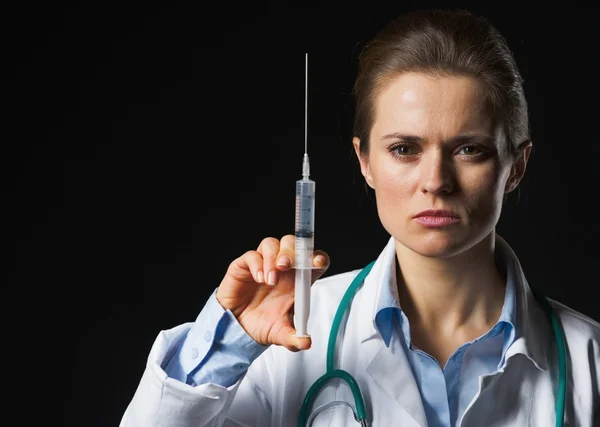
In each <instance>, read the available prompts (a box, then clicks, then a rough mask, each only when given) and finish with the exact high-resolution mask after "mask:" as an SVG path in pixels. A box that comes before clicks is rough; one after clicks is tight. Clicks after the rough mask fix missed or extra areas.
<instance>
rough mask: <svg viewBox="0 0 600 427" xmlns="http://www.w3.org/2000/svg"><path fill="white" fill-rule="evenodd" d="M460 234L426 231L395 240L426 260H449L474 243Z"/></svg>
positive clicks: (438, 230)
mask: <svg viewBox="0 0 600 427" xmlns="http://www.w3.org/2000/svg"><path fill="white" fill-rule="evenodd" d="M460 234H462V233H452V232H447V231H442V230H440V229H437V230H428V231H426V232H425V233H418V234H412V233H411V235H409V236H402V237H403V238H401V239H396V241H397V242H398V243H400V244H401V245H403V246H405V247H407V248H409V249H410V250H412V251H413V252H416V253H418V254H419V255H421V256H424V257H428V258H450V257H453V256H455V255H458V254H460V253H461V252H464V251H465V250H467V249H469V248H470V247H471V246H473V244H474V243H475V242H472V241H471V239H468V238H466V236H461V235H460Z"/></svg>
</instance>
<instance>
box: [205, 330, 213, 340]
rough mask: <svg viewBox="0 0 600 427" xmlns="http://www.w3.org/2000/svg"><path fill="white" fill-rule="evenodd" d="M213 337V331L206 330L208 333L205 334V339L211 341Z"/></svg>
mask: <svg viewBox="0 0 600 427" xmlns="http://www.w3.org/2000/svg"><path fill="white" fill-rule="evenodd" d="M211 338H212V333H211V332H210V331H206V333H205V334H204V341H206V342H209V341H210V339H211Z"/></svg>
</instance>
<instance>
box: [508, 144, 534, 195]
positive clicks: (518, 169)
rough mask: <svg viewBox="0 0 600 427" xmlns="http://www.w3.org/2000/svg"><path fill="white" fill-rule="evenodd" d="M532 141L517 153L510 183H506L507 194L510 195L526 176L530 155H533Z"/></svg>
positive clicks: (509, 178) (522, 145) (521, 147)
mask: <svg viewBox="0 0 600 427" xmlns="http://www.w3.org/2000/svg"><path fill="white" fill-rule="evenodd" d="M531 147H532V143H531V141H525V142H523V143H522V144H521V145H520V146H519V150H518V152H517V157H516V159H515V161H514V162H513V165H512V167H511V169H510V176H509V177H508V181H507V182H506V189H505V191H504V192H505V193H510V192H511V191H513V190H514V189H515V188H517V186H518V185H519V182H521V178H523V175H525V168H526V167H527V161H528V160H529V155H530V154H531Z"/></svg>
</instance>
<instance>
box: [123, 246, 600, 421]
mask: <svg viewBox="0 0 600 427" xmlns="http://www.w3.org/2000/svg"><path fill="white" fill-rule="evenodd" d="M497 245H498V247H499V248H500V249H502V250H505V251H506V253H507V254H508V255H509V258H510V259H512V260H513V261H514V267H513V268H514V269H515V271H516V273H517V274H516V276H517V277H518V279H517V280H516V282H517V283H516V285H517V290H516V294H517V323H518V324H519V327H520V331H521V337H520V338H519V339H517V340H516V341H515V342H514V343H513V344H512V345H511V346H510V348H509V349H508V351H507V354H506V359H505V363H504V365H503V366H502V367H501V369H499V370H498V371H497V372H495V373H493V374H490V375H487V376H483V377H480V379H479V391H478V393H477V394H476V396H475V397H474V398H473V400H472V401H471V404H470V405H469V406H468V408H467V409H466V411H465V414H464V416H463V418H462V420H461V422H460V426H462V427H497V426H498V427H499V426H514V427H530V426H531V427H553V426H554V424H555V390H556V379H557V375H558V372H557V356H556V347H555V344H554V339H553V335H552V330H551V327H550V325H549V322H548V321H547V319H546V318H545V317H544V313H543V312H542V310H541V309H540V307H539V305H538V304H537V302H536V301H535V300H534V297H533V295H532V293H531V291H530V288H529V285H528V284H527V282H526V280H525V277H524V275H523V272H522V270H521V267H520V265H519V262H518V260H517V258H516V256H515V255H514V253H513V252H512V250H511V249H510V248H509V247H508V245H507V244H506V242H504V241H503V240H502V239H501V238H500V237H498V238H497ZM394 257H395V249H394V244H393V240H392V239H390V243H389V244H388V245H387V246H386V248H385V249H384V251H383V252H382V253H381V255H380V256H379V257H378V259H377V261H376V263H375V265H374V266H373V268H372V270H371V272H370V273H369V275H368V276H367V278H366V279H365V282H364V285H363V287H362V288H361V289H360V290H359V291H358V293H357V294H356V296H355V298H354V300H353V304H352V309H351V310H350V312H349V314H348V315H347V323H346V327H345V333H344V334H343V337H340V338H338V345H337V348H338V354H337V356H336V367H339V368H341V369H344V370H346V371H348V372H349V373H350V374H351V375H353V376H354V377H355V378H356V380H357V381H358V384H359V385H360V388H361V390H362V394H363V396H364V399H365V403H366V407H367V412H368V414H369V415H370V416H369V418H370V419H369V425H370V426H373V427H390V426H401V427H426V426H427V420H426V416H425V412H424V409H423V404H422V401H421V396H420V393H419V389H418V388H417V385H416V382H415V380H414V377H413V374H412V370H411V368H410V365H409V363H408V361H407V359H406V356H405V354H404V352H403V351H401V348H400V341H399V340H400V339H401V338H400V337H399V336H398V335H397V334H396V335H395V336H394V338H392V341H391V343H390V346H389V347H387V346H386V345H385V343H384V341H383V340H382V338H381V336H380V335H379V333H378V332H377V330H376V328H375V327H374V324H373V321H372V319H373V314H374V313H373V310H374V309H375V304H376V301H377V293H378V292H379V289H380V287H381V284H382V283H384V282H385V281H386V280H388V281H389V277H391V276H390V274H391V273H390V272H391V270H392V269H394V268H395V259H394ZM358 272H359V270H356V271H353V272H349V273H344V274H339V275H335V276H331V277H328V278H324V279H321V280H319V281H317V283H315V285H313V291H312V303H311V304H312V306H311V317H310V321H309V333H310V334H311V335H312V338H313V346H312V348H311V349H310V350H308V351H304V352H298V353H292V352H290V351H288V350H286V349H285V348H282V347H276V346H272V347H270V348H269V349H268V350H267V351H265V352H264V353H263V354H262V355H261V356H260V357H259V358H258V359H257V360H256V361H255V362H254V363H253V364H252V365H251V366H250V369H249V370H248V371H247V373H246V375H245V376H244V378H243V379H241V380H240V381H239V382H238V383H236V384H235V385H233V386H231V387H227V388H225V387H222V386H219V385H215V384H204V385H200V386H197V387H192V386H189V385H186V384H184V383H181V382H178V381H176V380H173V379H170V378H167V376H166V374H165V372H164V371H163V370H162V369H161V367H160V366H161V364H162V363H163V360H164V359H165V357H166V356H167V355H168V354H169V353H170V352H171V351H172V349H173V348H174V347H175V346H176V344H177V343H178V342H179V341H180V340H181V339H182V338H183V337H184V336H185V334H186V332H187V331H188V330H189V328H190V327H191V324H183V325H180V326H178V327H175V328H173V329H170V330H166V331H162V332H161V333H160V334H159V335H158V337H157V339H156V341H155V343H154V345H153V347H152V349H151V351H150V355H149V357H148V361H147V365H146V369H145V371H144V373H143V376H142V378H141V381H140V383H139V386H138V388H137V391H136V393H135V395H134V397H133V399H132V401H131V402H130V404H129V406H128V407H127V409H126V411H125V413H124V416H123V418H122V421H121V424H120V427H204V426H211V427H217V426H226V427H241V426H257V427H267V426H282V427H294V426H296V422H297V416H298V412H299V409H300V407H301V404H302V401H303V399H304V396H305V394H306V391H307V390H308V388H309V387H310V386H311V385H312V384H313V382H314V381H315V380H317V378H319V377H320V376H321V375H322V374H323V373H324V372H325V369H326V366H325V365H326V352H327V341H328V336H329V331H330V327H331V324H332V321H333V317H334V315H335V311H336V309H337V307H338V304H339V302H340V300H341V298H342V295H343V293H344V291H345V290H346V288H347V287H348V286H349V284H350V283H351V281H352V279H353V278H354V276H355V275H356V274H358ZM552 305H553V307H554V309H555V311H556V312H557V313H558V315H559V317H560V319H561V321H562V325H563V328H564V331H565V335H566V339H567V347H568V360H569V368H568V385H567V402H566V419H565V426H569V427H598V426H600V396H599V390H598V387H599V385H600V325H599V324H598V323H597V322H595V321H593V320H592V319H590V318H588V317H586V316H584V315H582V314H580V313H578V312H576V311H574V310H572V309H570V308H568V307H565V306H564V305H562V304H560V303H557V302H554V301H552ZM334 400H345V401H347V402H350V403H352V405H354V401H353V399H352V395H351V394H350V392H349V389H348V387H347V386H346V384H345V383H343V382H340V381H339V380H335V381H333V382H331V383H330V385H328V386H327V387H326V388H325V389H323V391H322V392H321V393H320V395H319V397H318V398H317V399H316V401H315V404H314V406H313V408H317V407H318V406H320V405H322V404H324V403H327V402H331V401H334ZM353 425H358V423H356V421H355V420H354V418H353V416H352V412H351V411H350V410H349V408H347V407H345V406H336V407H334V408H332V409H329V410H326V411H323V412H321V413H320V414H319V415H318V416H317V417H316V418H315V420H314V423H313V426H316V427H321V426H330V427H338V426H339V427H349V426H353ZM457 425H458V424H457Z"/></svg>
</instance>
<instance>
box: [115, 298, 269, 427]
mask: <svg viewBox="0 0 600 427" xmlns="http://www.w3.org/2000/svg"><path fill="white" fill-rule="evenodd" d="M212 331H214V333H212ZM207 332H208V333H209V334H207ZM207 337H209V339H208V340H206V339H205V338H207ZM266 348H267V346H263V345H260V344H257V343H256V342H255V341H254V340H253V339H252V338H251V337H249V336H248V335H247V334H246V333H245V331H244V330H243V329H242V328H241V326H240V325H239V324H238V323H237V321H236V320H235V318H234V317H233V316H232V315H231V313H230V312H228V311H226V310H223V308H222V307H221V306H220V304H219V303H218V301H217V300H216V298H215V295H214V294H213V295H212V296H211V298H209V300H208V301H207V303H206V305H205V307H204V309H203V310H202V312H201V313H200V315H199V316H198V318H197V319H196V322H195V323H194V324H193V325H191V324H184V325H180V326H178V327H176V328H173V329H171V330H167V331H163V332H161V333H160V334H159V336H158V337H157V339H156V341H155V342H154V345H153V346H152V350H151V351H150V355H149V357H148V360H147V364H146V369H145V371H144V373H143V375H142V379H141V381H140V383H139V385H138V388H137V390H136V392H135V395H134V397H133V399H132V401H131V402H130V403H129V406H128V407H127V409H126V411H125V413H124V415H123V418H122V420H121V424H120V427H155V426H156V427H158V426H161V427H170V426H177V427H201V426H211V427H217V426H228V425H231V426H236V427H238V426H242V425H248V426H250V425H268V422H269V421H268V418H263V417H268V413H269V405H268V401H267V398H266V396H265V394H264V393H263V392H262V391H260V390H258V389H257V388H256V387H255V386H253V385H252V384H250V382H249V381H243V379H244V376H245V373H246V371H247V369H248V367H249V366H250V364H251V363H252V362H253V361H254V360H255V359H256V358H257V357H258V356H259V355H260V354H261V353H262V352H263V351H264V350H265V349H266ZM194 349H195V350H194ZM194 356H196V357H195V358H194ZM243 383H247V384H243ZM238 390H239V392H240V393H239V394H240V396H239V399H238V400H239V402H236V409H238V410H239V411H241V412H242V413H244V416H245V417H247V416H248V412H249V411H250V412H254V413H256V417H258V419H256V417H255V421H256V424H255V423H253V424H240V423H236V422H234V421H233V420H232V419H229V421H228V420H227V419H228V417H230V416H231V417H235V414H233V413H231V414H230V413H229V412H230V410H229V409H230V406H231V404H232V401H233V399H234V397H235V396H236V394H238ZM236 412H238V411H237V410H236ZM261 418H263V419H261ZM259 423H260V424H259Z"/></svg>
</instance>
